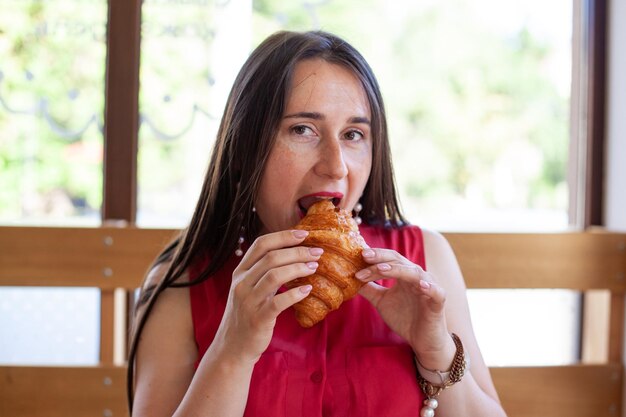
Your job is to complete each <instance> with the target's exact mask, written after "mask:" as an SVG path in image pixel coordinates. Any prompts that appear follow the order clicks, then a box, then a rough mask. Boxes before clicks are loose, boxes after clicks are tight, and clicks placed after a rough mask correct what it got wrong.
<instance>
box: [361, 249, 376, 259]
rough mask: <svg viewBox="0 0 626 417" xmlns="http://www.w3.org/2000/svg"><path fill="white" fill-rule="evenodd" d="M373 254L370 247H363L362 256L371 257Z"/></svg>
mask: <svg viewBox="0 0 626 417" xmlns="http://www.w3.org/2000/svg"><path fill="white" fill-rule="evenodd" d="M374 255H376V253H374V251H373V250H371V249H363V257H365V258H372V257H373V256H374Z"/></svg>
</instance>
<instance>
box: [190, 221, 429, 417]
mask: <svg viewBox="0 0 626 417" xmlns="http://www.w3.org/2000/svg"><path fill="white" fill-rule="evenodd" d="M360 229H361V235H362V236H363V238H364V239H365V241H366V242H367V243H368V244H369V245H370V247H372V248H390V249H394V250H396V251H398V252H399V253H400V254H402V255H403V256H405V257H406V258H408V259H409V260H411V261H412V262H414V263H415V264H417V265H420V266H421V267H422V268H425V266H426V265H425V257H424V245H423V238H422V232H421V230H420V229H419V228H417V227H415V226H407V227H403V228H400V229H384V228H378V227H372V226H365V225H362V226H361V227H360ZM240 259H241V258H238V257H236V256H234V255H233V257H232V258H231V259H230V260H229V261H228V262H227V263H226V265H225V266H224V267H223V268H222V269H221V270H220V271H219V272H218V273H217V274H215V275H214V276H212V277H210V278H209V279H208V280H206V281H204V282H202V283H200V284H198V285H195V286H192V287H191V288H190V297H191V310H192V318H193V326H194V332H195V338H196V343H197V345H198V353H199V358H201V357H202V356H203V355H204V353H205V352H206V350H207V348H208V347H209V345H210V344H211V342H212V341H213V338H214V337H215V333H216V331H217V328H218V326H219V324H220V322H221V319H222V315H223V314H224V308H225V306H226V300H227V295H228V291H229V288H230V282H231V278H232V273H233V270H234V269H235V267H236V266H237V264H238V263H239V261H240ZM207 262H208V261H207V260H205V261H204V262H201V263H200V264H198V265H197V266H196V267H195V268H194V269H193V270H192V271H190V272H191V277H190V278H192V279H193V278H194V277H195V276H197V275H198V273H199V272H200V271H201V270H202V268H204V267H205V266H206V264H207ZM380 283H381V284H382V285H385V286H391V285H393V282H392V280H385V281H381V282H380ZM198 363H199V360H198V362H197V363H196V366H197V365H198ZM423 400H424V396H423V394H422V392H421V390H420V388H419V386H418V384H417V380H416V377H415V365H414V363H413V351H412V350H411V347H410V346H409V345H408V344H407V343H406V341H405V340H404V339H402V338H401V337H400V336H398V335H396V334H395V333H394V332H392V331H391V330H390V329H389V327H388V326H387V325H386V324H385V323H384V322H383V320H382V319H381V318H380V315H379V314H378V312H377V311H376V310H375V309H374V308H373V307H372V305H371V304H370V303H369V301H367V300H366V299H365V298H363V297H361V296H360V295H357V296H356V297H354V298H353V299H352V300H349V301H347V302H345V303H343V304H342V305H341V307H340V308H339V309H338V310H336V311H333V312H331V313H330V314H329V315H328V316H327V317H326V319H325V320H323V321H322V322H320V323H318V324H316V325H315V326H313V327H311V328H309V329H304V328H302V327H300V325H299V324H298V322H297V321H296V320H295V317H294V312H293V310H292V309H288V310H287V311H284V312H283V313H282V314H280V315H279V316H278V319H277V322H276V327H275V329H274V334H273V337H272V340H271V342H270V345H269V347H268V349H267V351H266V352H265V353H263V354H262V355H261V358H260V359H259V361H258V362H257V364H256V365H255V367H254V371H253V374H252V380H251V383H250V391H249V395H248V402H247V404H246V410H245V414H244V417H264V416H267V417H287V416H289V417H294V416H297V417H300V416H301V417H322V416H324V417H331V416H332V417H355V416H357V417H367V416H372V417H415V416H418V415H419V410H420V409H421V407H422V402H423Z"/></svg>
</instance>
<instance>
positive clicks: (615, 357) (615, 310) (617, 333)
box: [608, 294, 626, 363]
mask: <svg viewBox="0 0 626 417" xmlns="http://www.w3.org/2000/svg"><path fill="white" fill-rule="evenodd" d="M625 313H626V308H624V294H611V310H610V318H609V342H608V344H609V361H611V362H616V363H621V362H622V361H623V358H624V314H625Z"/></svg>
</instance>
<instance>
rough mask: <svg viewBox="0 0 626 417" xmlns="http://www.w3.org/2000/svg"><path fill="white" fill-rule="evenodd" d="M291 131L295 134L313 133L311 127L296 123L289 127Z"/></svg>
mask: <svg viewBox="0 0 626 417" xmlns="http://www.w3.org/2000/svg"><path fill="white" fill-rule="evenodd" d="M291 131H292V132H293V133H295V134H296V135H303V136H304V135H311V134H313V129H311V128H310V127H308V126H305V125H297V126H294V127H292V128H291Z"/></svg>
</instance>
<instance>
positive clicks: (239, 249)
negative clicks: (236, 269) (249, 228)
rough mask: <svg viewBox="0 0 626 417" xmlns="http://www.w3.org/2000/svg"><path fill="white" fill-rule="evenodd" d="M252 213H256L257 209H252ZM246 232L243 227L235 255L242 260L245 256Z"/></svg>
mask: <svg viewBox="0 0 626 417" xmlns="http://www.w3.org/2000/svg"><path fill="white" fill-rule="evenodd" d="M252 212H253V213H256V207H252ZM245 230H246V229H245V227H243V226H241V234H240V235H239V239H238V240H237V245H238V246H237V249H236V250H235V255H237V256H239V257H240V258H241V257H242V256H243V242H245V241H246V238H245V237H244V232H245Z"/></svg>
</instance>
